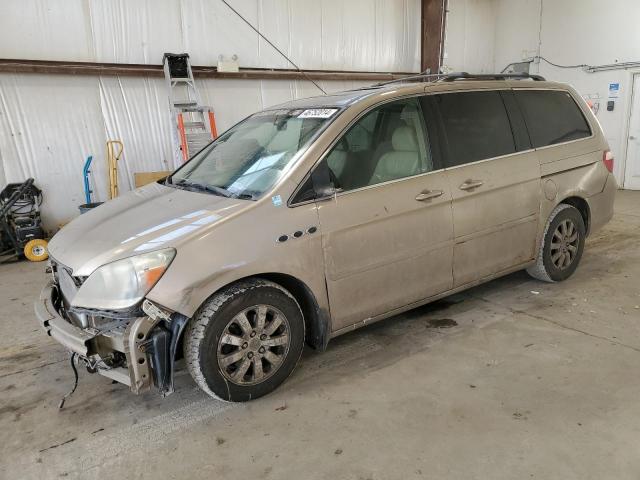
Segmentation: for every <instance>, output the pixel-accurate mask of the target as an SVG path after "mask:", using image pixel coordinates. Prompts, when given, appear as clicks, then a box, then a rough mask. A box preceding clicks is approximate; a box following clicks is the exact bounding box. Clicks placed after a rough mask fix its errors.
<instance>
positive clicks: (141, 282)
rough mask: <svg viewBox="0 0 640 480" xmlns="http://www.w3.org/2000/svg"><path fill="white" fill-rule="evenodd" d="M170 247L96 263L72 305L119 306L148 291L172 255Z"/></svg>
mask: <svg viewBox="0 0 640 480" xmlns="http://www.w3.org/2000/svg"><path fill="white" fill-rule="evenodd" d="M175 255H176V251H175V250H174V249H173V248H167V249H164V250H157V251H155V252H149V253H144V254H142V255H136V256H135V257H129V258H124V259H122V260H118V261H115V262H113V263H107V264H106V265H103V266H101V267H98V268H97V269H96V270H95V271H94V272H93V273H92V274H91V275H89V278H87V279H86V280H85V282H84V283H83V284H82V287H80V290H79V291H78V293H77V294H76V296H75V297H74V298H73V300H72V301H71V306H72V307H82V308H98V309H105V310H121V309H126V308H129V307H132V306H133V305H135V304H136V303H138V302H139V301H140V300H142V298H143V297H144V296H145V295H146V294H147V293H149V290H151V289H152V288H153V286H154V285H155V284H156V283H157V282H158V280H160V277H162V275H163V274H164V272H165V271H166V269H167V267H168V266H169V264H170V263H171V261H172V260H173V257H175Z"/></svg>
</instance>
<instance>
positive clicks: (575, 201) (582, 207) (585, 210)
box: [560, 197, 591, 235]
mask: <svg viewBox="0 0 640 480" xmlns="http://www.w3.org/2000/svg"><path fill="white" fill-rule="evenodd" d="M560 203H566V204H567V205H571V206H572V207H575V208H576V209H577V210H578V211H579V212H580V215H582V220H583V221H584V227H585V231H586V232H587V235H588V234H589V228H590V227H591V212H590V210H589V204H588V203H587V201H586V200H585V199H584V198H580V197H569V198H565V199H564V200H562V202H560Z"/></svg>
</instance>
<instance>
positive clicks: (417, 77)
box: [371, 72, 444, 87]
mask: <svg viewBox="0 0 640 480" xmlns="http://www.w3.org/2000/svg"><path fill="white" fill-rule="evenodd" d="M442 76H444V73H426V72H423V73H416V74H415V75H407V76H406V77H400V78H396V79H395V80H388V81H386V82H380V83H375V84H373V85H371V86H372V87H381V86H383V85H389V84H392V83H400V82H410V81H413V80H422V79H429V78H435V77H442Z"/></svg>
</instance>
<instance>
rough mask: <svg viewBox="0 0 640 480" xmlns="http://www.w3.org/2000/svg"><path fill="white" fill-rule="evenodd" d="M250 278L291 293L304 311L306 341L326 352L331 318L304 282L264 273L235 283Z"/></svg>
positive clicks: (290, 277) (276, 274)
mask: <svg viewBox="0 0 640 480" xmlns="http://www.w3.org/2000/svg"><path fill="white" fill-rule="evenodd" d="M248 278H264V279H265V280H270V281H272V282H274V283H277V284H278V285H280V286H281V287H283V288H284V289H286V290H287V291H288V292H289V293H291V295H293V297H294V298H295V299H296V301H297V302H298V305H300V309H301V310H302V316H303V318H304V326H305V337H306V338H305V341H306V342H307V344H309V345H310V346H312V347H313V348H315V349H317V350H324V349H325V348H326V346H327V342H328V341H329V332H330V329H329V325H330V318H329V315H328V312H325V311H323V310H321V309H320V307H319V306H318V302H317V301H316V298H315V296H314V295H313V292H312V291H311V289H310V288H309V287H308V286H307V285H306V284H305V283H304V282H302V281H301V280H299V279H297V278H296V277H293V276H291V275H286V274H284V273H263V274H260V275H251V276H249V277H244V278H239V279H238V280H236V281H235V282H239V281H241V280H246V279H248ZM235 282H232V283H235ZM227 286H228V285H224V286H222V287H220V289H222V288H225V287H227ZM220 289H218V290H217V291H219V290H220ZM214 293H216V292H212V295H213V294H214ZM182 341H183V339H182V338H181V339H180V344H179V352H182Z"/></svg>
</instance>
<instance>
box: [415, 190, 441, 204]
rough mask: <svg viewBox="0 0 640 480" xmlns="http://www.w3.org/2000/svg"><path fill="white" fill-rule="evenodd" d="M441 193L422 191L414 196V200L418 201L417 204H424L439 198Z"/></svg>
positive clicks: (439, 191)
mask: <svg viewBox="0 0 640 480" xmlns="http://www.w3.org/2000/svg"><path fill="white" fill-rule="evenodd" d="M443 193H444V191H442V190H423V191H422V192H420V193H419V194H418V195H416V200H418V201H419V202H424V201H425V200H430V199H432V198H436V197H439V196H440V195H442V194H443Z"/></svg>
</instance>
